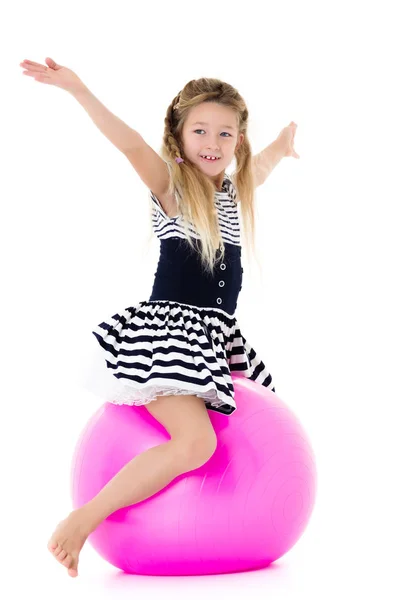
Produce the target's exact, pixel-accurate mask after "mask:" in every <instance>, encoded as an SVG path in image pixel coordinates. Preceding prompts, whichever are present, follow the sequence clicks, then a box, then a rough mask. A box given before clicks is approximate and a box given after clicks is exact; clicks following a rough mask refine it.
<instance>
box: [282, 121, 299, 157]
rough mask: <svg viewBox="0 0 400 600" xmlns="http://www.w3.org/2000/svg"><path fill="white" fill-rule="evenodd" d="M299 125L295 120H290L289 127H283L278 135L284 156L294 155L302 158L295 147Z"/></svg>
mask: <svg viewBox="0 0 400 600" xmlns="http://www.w3.org/2000/svg"><path fill="white" fill-rule="evenodd" d="M296 129H297V125H296V123H295V122H294V121H291V122H290V125H288V127H285V128H284V129H282V131H281V132H280V134H279V135H278V137H277V141H278V142H279V144H280V145H281V147H282V152H283V156H284V157H285V156H293V158H300V156H299V155H298V154H297V152H296V151H295V149H294V148H293V141H294V136H295V135H296Z"/></svg>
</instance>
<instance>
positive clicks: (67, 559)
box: [61, 554, 74, 569]
mask: <svg viewBox="0 0 400 600" xmlns="http://www.w3.org/2000/svg"><path fill="white" fill-rule="evenodd" d="M73 562H74V559H73V558H72V556H71V555H70V554H67V556H66V557H65V558H64V560H63V561H62V563H61V564H62V565H64V567H67V569H69V568H70V567H72V565H73Z"/></svg>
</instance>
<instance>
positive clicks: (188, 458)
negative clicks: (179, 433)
mask: <svg viewBox="0 0 400 600" xmlns="http://www.w3.org/2000/svg"><path fill="white" fill-rule="evenodd" d="M176 443H177V445H178V452H179V453H180V455H181V456H182V457H183V460H184V462H185V463H186V464H187V465H188V467H189V468H190V469H197V468H199V467H201V466H203V465H204V464H205V463H206V462H208V461H209V460H210V458H211V457H212V456H213V454H214V452H215V450H216V449H217V436H216V434H215V431H214V429H213V428H211V431H207V432H205V433H203V434H200V433H199V434H198V435H193V436H192V437H190V438H189V437H188V438H187V439H183V438H182V439H179V440H176Z"/></svg>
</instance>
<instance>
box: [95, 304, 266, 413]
mask: <svg viewBox="0 0 400 600" xmlns="http://www.w3.org/2000/svg"><path fill="white" fill-rule="evenodd" d="M92 333H93V335H94V336H95V337H96V339H97V342H98V345H97V344H96V347H97V348H98V350H99V354H97V358H98V359H100V360H101V366H100V360H97V361H96V362H95V364H94V365H93V366H92V368H91V370H90V372H89V374H88V376H87V378H86V381H85V384H84V385H85V387H86V388H88V389H89V390H90V391H91V392H93V393H95V394H96V395H99V396H101V397H102V398H104V399H105V400H107V401H108V402H112V403H113V404H128V405H136V406H139V405H143V404H147V403H149V402H152V401H154V400H156V399H157V396H167V395H168V396H169V395H181V394H184V395H195V396H199V397H200V398H203V399H204V402H205V405H206V407H207V408H208V409H209V410H215V411H217V412H220V413H223V414H226V415H230V414H232V413H233V412H234V411H235V410H236V403H235V398H234V388H233V384H232V378H231V372H232V371H240V372H241V374H242V375H243V376H245V377H248V378H249V379H252V380H253V381H256V382H258V383H260V384H261V385H263V386H265V387H267V388H269V389H270V390H271V391H273V392H275V388H274V387H273V383H272V378H271V375H270V374H269V372H268V370H267V368H266V366H265V365H264V363H263V362H262V360H261V359H260V357H259V356H258V355H257V353H256V351H255V350H254V349H253V348H252V347H251V346H250V344H249V343H248V342H247V341H246V339H245V338H244V337H243V335H242V333H241V331H240V329H239V326H238V324H237V321H236V319H235V317H234V315H229V314H228V313H226V312H225V311H223V310H221V309H218V308H204V307H197V306H191V305H188V304H181V303H178V302H174V301H169V300H148V301H144V302H140V303H139V304H137V305H136V306H131V307H128V308H125V309H124V310H123V311H122V312H121V313H117V314H115V315H113V316H112V317H111V318H110V319H108V320H107V321H105V322H103V323H100V324H99V325H97V327H96V328H95V329H94V331H92Z"/></svg>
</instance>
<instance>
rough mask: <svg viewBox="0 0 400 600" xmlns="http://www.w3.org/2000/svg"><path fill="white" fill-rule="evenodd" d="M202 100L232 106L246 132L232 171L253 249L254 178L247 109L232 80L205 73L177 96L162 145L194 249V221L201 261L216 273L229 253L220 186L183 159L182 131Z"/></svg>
mask: <svg viewBox="0 0 400 600" xmlns="http://www.w3.org/2000/svg"><path fill="white" fill-rule="evenodd" d="M203 102H216V103H218V104H221V105H223V106H226V107H228V108H231V109H233V110H234V111H235V112H236V115H237V125H238V134H239V136H240V134H243V141H242V143H241V144H240V145H239V146H238V147H237V148H236V150H235V158H236V163H237V167H236V171H235V172H234V173H233V174H232V175H231V178H232V182H233V184H234V186H235V188H236V191H237V195H236V202H239V201H240V207H241V215H242V221H243V225H244V231H245V238H246V242H247V243H248V242H249V241H250V245H251V248H252V249H253V250H254V233H255V218H254V181H253V170H252V152H251V146H250V142H249V139H248V135H247V128H248V116H249V113H248V110H247V106H246V103H245V101H244V99H243V98H242V96H241V95H240V94H239V92H238V91H237V90H236V89H235V88H234V87H232V86H231V85H230V84H228V83H225V82H223V81H221V80H219V79H213V78H207V77H203V78H201V79H193V80H192V81H189V82H188V83H187V84H186V85H185V87H184V88H183V89H182V90H181V91H180V92H179V94H178V95H177V96H175V98H174V99H173V100H172V102H171V104H170V105H169V107H168V109H167V114H166V116H165V119H164V123H165V127H164V136H163V143H162V146H161V149H160V154H161V157H162V158H163V159H164V160H165V161H166V162H167V164H168V165H169V171H170V186H169V190H168V193H170V194H174V193H175V194H177V195H178V198H179V211H180V213H181V214H182V217H183V219H182V221H183V223H182V224H183V226H184V229H185V231H186V236H187V239H188V242H189V244H190V246H191V247H192V248H194V244H193V238H192V237H191V236H190V234H189V229H188V226H187V222H188V221H189V222H190V223H191V224H192V225H193V226H194V228H195V230H196V232H197V233H198V235H199V237H200V249H198V248H196V250H198V251H199V253H200V256H201V262H202V264H203V266H205V267H206V268H208V269H209V270H210V271H211V272H213V271H214V266H215V263H216V253H217V251H218V250H220V252H221V255H220V258H221V260H223V257H224V244H223V240H222V237H221V232H220V230H219V225H218V216H217V212H216V209H215V206H214V199H215V191H216V190H215V185H214V183H213V181H212V180H211V179H210V178H209V177H207V175H205V174H204V173H203V172H202V171H201V170H200V169H199V168H198V167H197V165H196V164H194V163H193V162H192V161H190V159H189V158H187V157H186V156H184V162H181V163H179V164H178V163H177V162H176V161H175V159H176V158H182V153H183V144H182V129H183V125H184V123H185V120H186V118H187V116H188V113H189V111H190V109H191V108H193V107H194V106H197V105H199V104H201V103H203Z"/></svg>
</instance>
